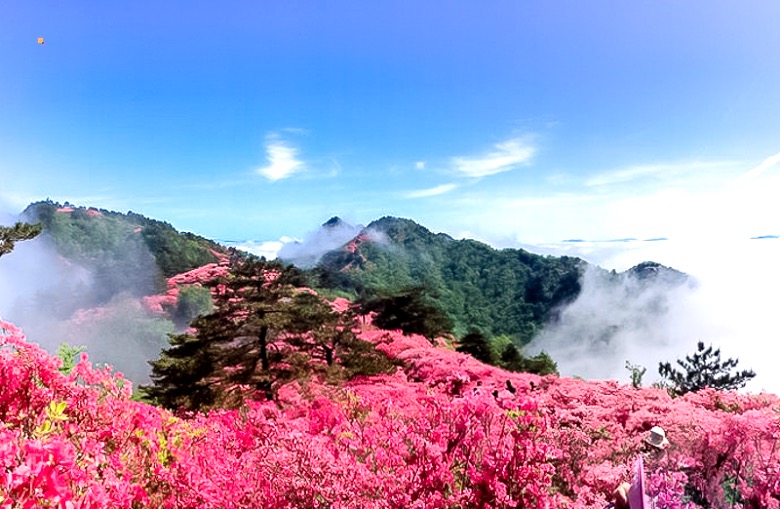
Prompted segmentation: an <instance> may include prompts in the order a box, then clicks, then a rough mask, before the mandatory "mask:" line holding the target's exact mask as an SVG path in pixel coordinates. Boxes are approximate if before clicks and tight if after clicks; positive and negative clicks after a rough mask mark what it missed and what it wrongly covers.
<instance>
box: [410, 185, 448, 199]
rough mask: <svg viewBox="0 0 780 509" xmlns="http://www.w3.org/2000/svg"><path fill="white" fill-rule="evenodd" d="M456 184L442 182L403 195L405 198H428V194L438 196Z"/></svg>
mask: <svg viewBox="0 0 780 509" xmlns="http://www.w3.org/2000/svg"><path fill="white" fill-rule="evenodd" d="M457 187H458V185H457V184H442V185H440V186H436V187H431V188H428V189H419V190H417V191H409V192H408V193H406V194H405V195H404V196H405V197H406V198H428V197H430V196H438V195H440V194H445V193H449V192H450V191H452V190H453V189H455V188H457Z"/></svg>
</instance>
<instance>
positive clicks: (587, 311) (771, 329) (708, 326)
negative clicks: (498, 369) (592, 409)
mask: <svg viewBox="0 0 780 509" xmlns="http://www.w3.org/2000/svg"><path fill="white" fill-rule="evenodd" d="M566 247H567V248H568V253H569V254H576V253H575V252H573V250H572V246H566ZM576 249H578V250H580V251H583V252H585V251H587V252H586V253H581V254H583V255H584V257H585V258H586V259H588V260H589V261H591V262H595V263H598V264H600V265H602V266H604V267H608V268H615V269H617V270H625V269H627V268H628V267H630V266H632V265H635V264H636V263H639V262H641V261H643V260H654V261H657V262H660V263H663V264H665V265H668V266H672V267H674V268H676V269H679V270H682V271H684V272H686V273H688V274H690V275H691V276H693V277H694V278H695V280H696V285H693V286H690V285H683V286H680V287H677V288H673V289H670V288H664V287H658V288H653V289H649V290H647V291H645V292H644V293H641V292H640V293H639V298H630V296H635V295H637V292H636V286H635V284H634V283H632V282H631V281H630V280H627V281H625V282H624V283H623V284H622V285H621V286H619V287H617V288H614V287H610V286H609V285H608V284H606V281H605V279H604V274H603V273H598V272H597V271H589V272H588V273H587V274H586V275H585V277H584V278H583V290H582V293H581V295H580V296H579V298H578V299H577V300H576V301H575V302H574V303H573V304H572V305H571V306H569V307H568V308H566V309H565V310H564V311H563V312H562V313H561V318H560V321H559V322H558V323H556V324H554V325H551V326H549V327H547V328H546V329H545V330H544V331H543V333H542V334H540V336H539V337H538V338H537V339H536V340H535V341H534V343H533V345H532V350H533V351H537V350H545V351H547V352H548V353H550V355H551V356H552V357H553V359H555V360H556V361H557V362H558V366H559V369H560V371H561V374H563V375H568V376H574V375H576V376H582V377H585V378H615V379H619V380H621V381H623V382H627V381H628V380H629V374H628V371H627V370H626V369H625V363H626V361H630V362H631V363H633V364H638V365H641V366H644V367H646V368H647V374H646V376H645V382H646V383H650V382H652V381H654V380H658V378H659V375H658V363H659V362H661V361H670V362H673V363H674V361H675V360H676V359H679V358H684V357H685V356H686V355H688V354H691V353H693V352H694V351H695V349H696V343H697V342H698V341H700V340H701V341H704V342H705V343H706V344H713V345H714V346H715V347H718V348H721V352H722V356H723V358H724V359H725V358H728V357H733V358H738V359H739V361H740V364H739V367H740V369H748V368H749V369H753V370H755V372H756V373H757V376H756V378H755V379H754V380H753V381H751V382H750V383H749V385H748V386H747V390H749V391H751V392H759V391H762V390H766V391H770V392H775V393H780V373H779V372H778V370H777V369H776V367H775V362H774V358H775V355H776V354H777V353H778V352H780V346H778V345H780V343H779V342H778V340H780V332H778V328H777V323H776V322H777V319H776V316H777V310H776V302H777V297H776V295H777V291H778V289H780V266H778V263H777V260H779V259H780V241H779V240H778V239H764V240H750V239H742V240H739V241H735V240H733V239H732V240H729V241H719V239H711V242H709V243H707V242H703V241H702V240H701V239H699V240H698V241H697V242H672V241H659V242H644V243H642V242H629V243H616V244H606V245H604V244H602V245H600V246H595V245H586V246H576Z"/></svg>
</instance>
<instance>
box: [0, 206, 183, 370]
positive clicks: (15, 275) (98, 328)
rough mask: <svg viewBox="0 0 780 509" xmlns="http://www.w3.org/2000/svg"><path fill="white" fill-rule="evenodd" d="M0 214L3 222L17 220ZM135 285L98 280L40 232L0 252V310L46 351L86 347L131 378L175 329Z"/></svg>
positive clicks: (101, 361)
mask: <svg viewBox="0 0 780 509" xmlns="http://www.w3.org/2000/svg"><path fill="white" fill-rule="evenodd" d="M0 218H2V221H0V224H3V225H9V224H13V222H15V221H16V220H18V218H15V217H14V216H11V215H9V214H5V215H2V216H0ZM149 259H150V260H151V255H150V258H149ZM154 270H156V269H155V267H153V266H149V267H139V268H138V271H139V273H143V272H145V271H146V272H148V273H153V271H154ZM139 291H140V290H138V291H128V292H124V293H123V292H120V293H116V292H117V290H116V289H115V288H105V284H98V283H97V282H96V280H95V269H94V268H90V267H85V266H81V265H78V264H76V263H73V262H71V261H68V260H65V259H64V258H62V257H61V256H60V255H59V254H57V252H56V250H55V248H54V246H53V245H52V243H51V240H50V239H49V238H48V237H47V236H46V235H40V236H38V237H36V238H35V239H32V240H28V241H22V242H18V243H16V246H15V248H14V250H13V251H12V252H11V253H9V254H7V255H5V256H3V257H2V258H0V317H2V318H3V319H5V320H7V321H10V322H11V323H13V324H15V325H16V326H18V327H21V328H22V330H23V332H24V334H25V335H26V336H27V339H28V341H30V342H34V343H38V344H39V345H40V346H41V347H43V348H44V349H46V350H47V351H48V352H50V353H55V352H56V350H57V347H58V346H59V345H61V344H62V343H68V344H69V345H71V346H84V347H86V351H87V353H88V354H89V357H90V361H92V362H93V363H96V364H110V365H111V366H113V367H114V368H115V369H116V370H117V371H120V372H122V373H123V374H124V375H125V376H126V377H127V378H129V379H130V380H132V381H133V382H134V384H135V385H138V384H141V383H147V382H148V381H149V373H150V367H149V365H148V364H147V361H148V360H150V359H154V358H157V356H158V355H159V352H160V349H161V348H162V347H164V346H166V345H167V335H166V334H167V333H168V332H172V331H173V326H172V324H170V322H168V321H167V320H162V319H159V318H158V317H155V316H153V315H151V314H149V313H148V312H147V311H146V310H145V309H144V308H143V307H142V305H141V302H140V300H139V299H138V298H136V297H134V296H133V293H135V294H138V293H139ZM141 293H143V292H141ZM111 295H113V297H112V298H110V299H109V300H106V298H107V296H111Z"/></svg>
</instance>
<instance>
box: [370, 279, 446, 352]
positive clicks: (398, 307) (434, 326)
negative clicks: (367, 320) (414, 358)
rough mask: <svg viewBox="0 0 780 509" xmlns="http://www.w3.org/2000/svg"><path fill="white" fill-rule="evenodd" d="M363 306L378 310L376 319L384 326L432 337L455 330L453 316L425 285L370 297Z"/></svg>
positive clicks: (377, 322)
mask: <svg viewBox="0 0 780 509" xmlns="http://www.w3.org/2000/svg"><path fill="white" fill-rule="evenodd" d="M361 307H362V311H363V312H375V313H376V317H375V318H374V323H375V324H376V325H377V326H378V327H381V328H383V329H400V330H401V331H403V333H404V334H421V335H423V336H425V337H426V338H428V339H429V340H431V341H433V340H434V339H435V338H437V337H440V336H443V335H446V334H451V333H452V320H451V319H450V317H449V315H447V313H446V312H445V311H444V309H443V308H442V306H441V305H440V304H439V303H438V301H437V300H436V299H435V298H434V297H433V296H431V295H430V291H429V290H428V289H427V288H425V287H424V286H411V287H407V288H404V289H402V290H400V291H398V292H396V293H393V294H390V295H379V296H377V297H373V298H369V299H366V300H365V301H363V302H362V304H361Z"/></svg>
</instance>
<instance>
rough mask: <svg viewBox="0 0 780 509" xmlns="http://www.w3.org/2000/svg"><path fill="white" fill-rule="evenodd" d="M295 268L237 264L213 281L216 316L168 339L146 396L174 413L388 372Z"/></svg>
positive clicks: (154, 365) (380, 355) (351, 324)
mask: <svg viewBox="0 0 780 509" xmlns="http://www.w3.org/2000/svg"><path fill="white" fill-rule="evenodd" d="M303 283H304V279H303V274H302V273H301V272H300V271H299V270H298V269H296V268H295V267H293V266H291V265H287V266H285V265H283V264H282V263H280V262H277V261H273V262H268V261H265V260H264V259H254V258H253V259H248V260H236V261H235V263H234V264H233V265H232V267H231V270H230V272H229V274H228V276H227V277H224V278H219V279H218V280H216V281H214V282H211V283H208V285H209V286H210V287H211V288H213V289H214V290H215V291H214V311H213V312H211V313H209V314H206V315H201V316H198V317H197V318H195V320H194V321H193V322H192V327H193V328H194V329H195V330H196V331H197V332H196V333H195V334H194V335H192V334H186V333H185V334H179V335H172V336H171V337H170V343H171V347H170V348H168V349H166V350H164V351H163V352H162V354H161V356H160V358H159V359H158V360H156V361H152V362H151V365H152V381H153V385H151V386H148V387H145V388H144V389H143V391H144V393H145V395H146V396H147V397H149V398H150V399H151V400H153V401H155V402H157V403H158V404H160V405H163V406H165V407H169V408H179V407H184V408H187V409H192V410H198V409H205V408H210V407H216V406H231V405H235V404H238V403H240V402H241V401H242V400H243V399H244V398H245V397H253V396H254V395H259V396H260V397H263V398H265V399H267V400H273V399H274V398H275V396H276V393H277V391H278V388H279V387H280V386H281V385H283V384H285V383H287V382H290V381H292V380H296V379H300V378H303V377H308V376H310V375H311V374H322V375H324V376H325V377H326V378H328V379H332V378H333V377H334V376H335V377H336V378H338V377H339V376H342V377H349V376H352V375H354V374H358V373H366V374H369V373H374V372H377V371H376V370H377V369H379V370H385V371H386V370H389V369H391V368H392V364H391V363H390V362H389V361H388V360H387V359H386V356H385V355H384V354H383V353H381V352H379V351H377V350H376V349H375V348H374V345H373V344H369V343H366V342H364V341H362V340H359V339H358V338H357V337H356V336H355V334H354V329H355V320H354V318H350V317H346V316H344V315H341V314H340V313H337V312H335V311H334V310H333V309H332V308H331V307H330V305H329V304H327V303H326V302H325V301H323V300H322V299H321V298H320V297H319V296H317V295H316V294H314V293H312V292H311V290H308V289H305V288H302V285H303Z"/></svg>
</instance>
